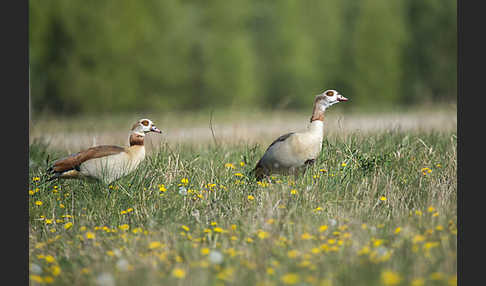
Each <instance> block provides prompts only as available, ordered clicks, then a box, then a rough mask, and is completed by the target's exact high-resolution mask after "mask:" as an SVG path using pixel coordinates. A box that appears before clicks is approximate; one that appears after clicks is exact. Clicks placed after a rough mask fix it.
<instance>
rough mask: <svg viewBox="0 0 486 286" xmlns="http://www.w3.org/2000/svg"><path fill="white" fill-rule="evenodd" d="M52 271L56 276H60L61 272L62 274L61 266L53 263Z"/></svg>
mask: <svg viewBox="0 0 486 286" xmlns="http://www.w3.org/2000/svg"><path fill="white" fill-rule="evenodd" d="M50 270H51V273H52V275H54V276H59V274H61V267H59V266H58V265H53V266H52V267H51V268H50Z"/></svg>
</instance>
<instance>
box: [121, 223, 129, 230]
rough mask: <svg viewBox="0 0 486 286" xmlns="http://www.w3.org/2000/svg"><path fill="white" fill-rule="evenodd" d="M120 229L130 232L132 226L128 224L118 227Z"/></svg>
mask: <svg viewBox="0 0 486 286" xmlns="http://www.w3.org/2000/svg"><path fill="white" fill-rule="evenodd" d="M118 228H119V229H121V230H128V229H129V228H130V226H129V225H128V224H122V225H120V226H118Z"/></svg>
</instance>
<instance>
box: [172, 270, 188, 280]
mask: <svg viewBox="0 0 486 286" xmlns="http://www.w3.org/2000/svg"><path fill="white" fill-rule="evenodd" d="M172 276H173V277H175V278H178V279H182V278H184V277H186V271H184V269H181V268H174V269H173V270H172Z"/></svg>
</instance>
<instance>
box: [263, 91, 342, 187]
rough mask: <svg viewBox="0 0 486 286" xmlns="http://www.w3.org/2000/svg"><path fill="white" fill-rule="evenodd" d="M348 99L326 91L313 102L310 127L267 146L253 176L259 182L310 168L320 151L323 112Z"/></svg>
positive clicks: (289, 134)
mask: <svg viewBox="0 0 486 286" xmlns="http://www.w3.org/2000/svg"><path fill="white" fill-rule="evenodd" d="M347 100H348V99H347V98H346V97H344V96H342V95H341V94H339V92H337V91H335V90H332V89H330V90H326V91H324V92H323V93H322V94H319V95H317V96H316V97H315V99H314V107H313V110H312V117H311V119H310V124H309V126H308V127H307V129H306V130H305V131H301V132H291V133H288V134H285V135H282V136H280V137H278V138H277V139H276V140H275V141H273V142H272V144H270V146H268V148H267V150H266V151H265V154H263V156H262V158H261V159H260V160H259V161H258V163H257V164H256V166H255V168H254V169H253V174H254V175H255V176H256V178H257V179H259V180H261V179H262V178H263V177H264V176H269V175H271V174H272V173H292V172H295V171H296V170H297V169H298V168H299V167H302V166H305V165H308V164H312V163H314V161H315V160H316V158H317V156H318V155H319V153H320V152H321V149H322V139H323V121H324V112H325V111H326V109H327V108H329V107H330V106H332V105H334V104H336V103H338V102H341V101H347Z"/></svg>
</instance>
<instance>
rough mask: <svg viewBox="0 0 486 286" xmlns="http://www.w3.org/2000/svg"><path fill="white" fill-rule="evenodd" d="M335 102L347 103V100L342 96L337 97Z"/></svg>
mask: <svg viewBox="0 0 486 286" xmlns="http://www.w3.org/2000/svg"><path fill="white" fill-rule="evenodd" d="M337 100H338V101H348V99H347V98H346V97H344V96H342V95H339V97H338V99H337Z"/></svg>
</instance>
